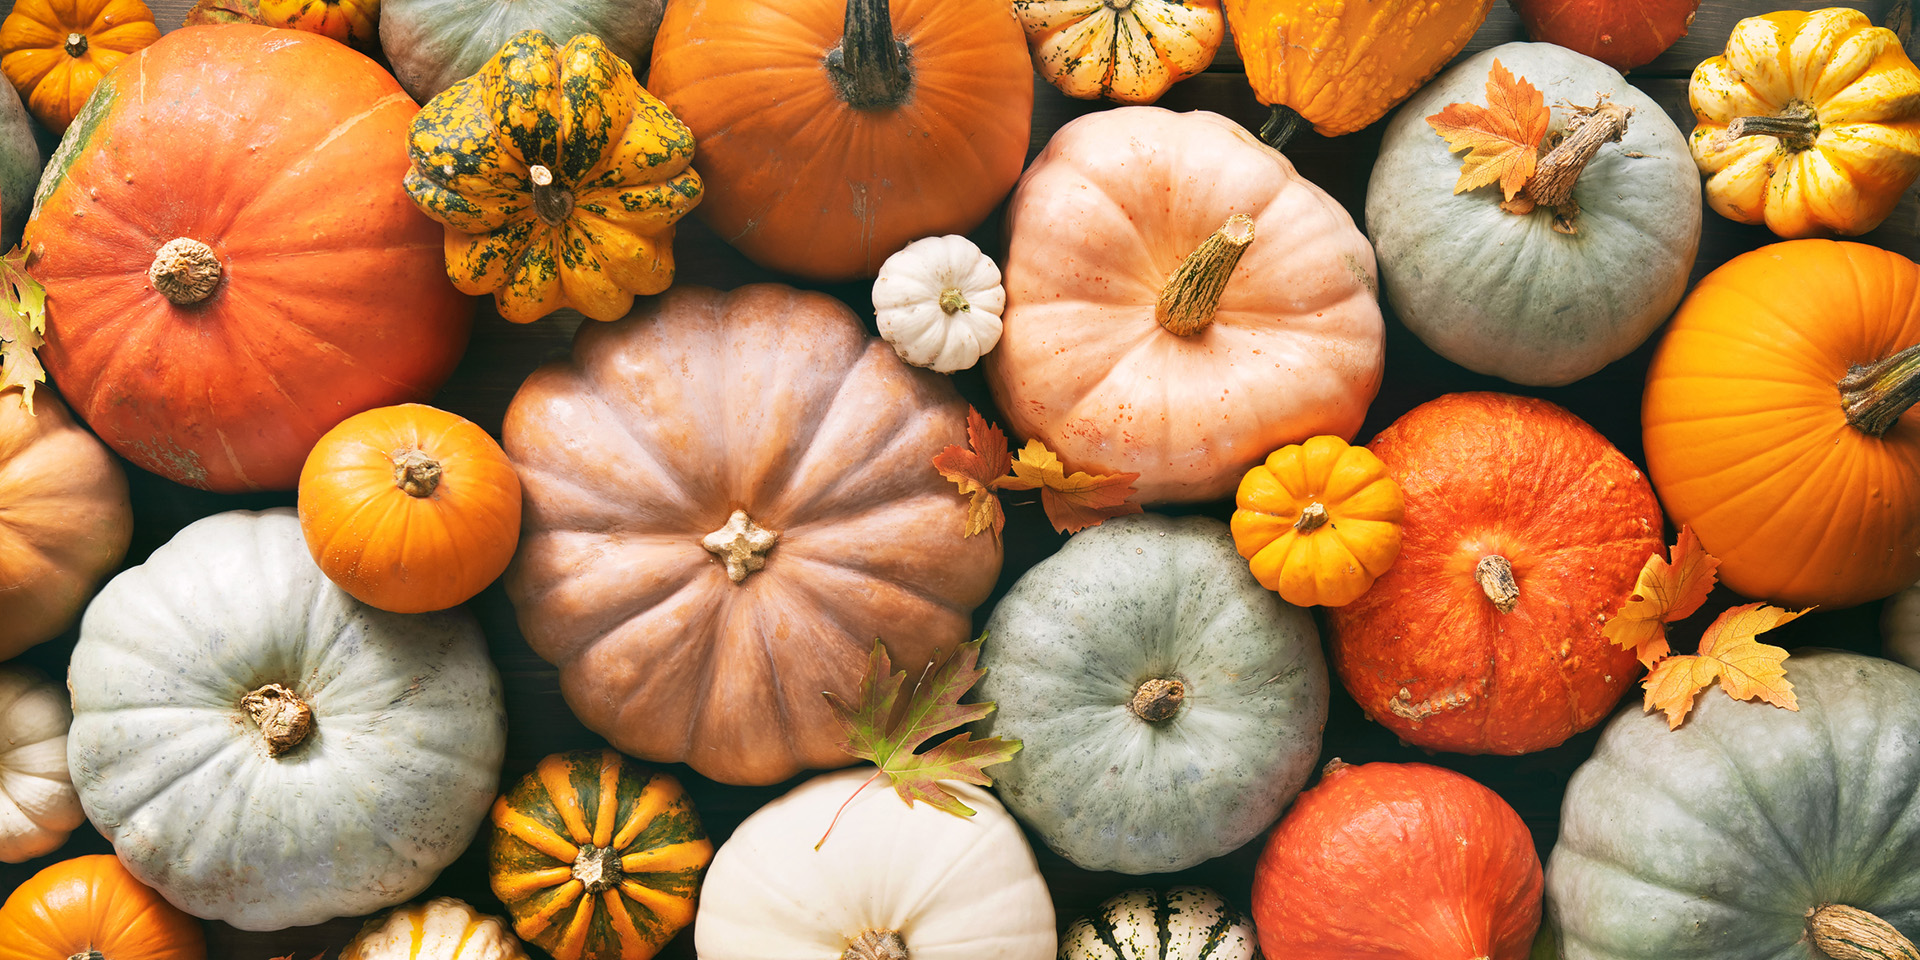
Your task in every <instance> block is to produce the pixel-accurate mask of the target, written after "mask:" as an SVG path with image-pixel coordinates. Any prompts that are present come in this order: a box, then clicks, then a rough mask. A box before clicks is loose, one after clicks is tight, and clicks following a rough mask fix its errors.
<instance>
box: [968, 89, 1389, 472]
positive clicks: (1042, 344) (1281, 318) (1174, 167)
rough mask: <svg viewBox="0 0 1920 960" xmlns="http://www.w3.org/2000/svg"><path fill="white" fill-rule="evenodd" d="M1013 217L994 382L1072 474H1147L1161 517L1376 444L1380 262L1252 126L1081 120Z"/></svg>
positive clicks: (1015, 416)
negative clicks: (1298, 464)
mask: <svg viewBox="0 0 1920 960" xmlns="http://www.w3.org/2000/svg"><path fill="white" fill-rule="evenodd" d="M1236 215H1240V216H1236ZM1248 219H1250V220H1251V224H1250V225H1249V224H1248V222H1247V220H1248ZM1007 220H1008V224H1009V228H1010V232H1011V235H1012V241H1011V248H1010V251H1009V253H1008V255H1007V264H1006V290H1007V308H1006V312H1005V313H1004V314H1003V315H1002V320H1003V322H1004V332H1003V333H1002V335H1001V339H1000V345H999V347H997V348H996V349H995V350H994V351H993V352H992V353H990V354H988V355H987V356H986V358H985V360H984V366H985V368H986V373H987V379H988V382H989V383H990V384H991V385H992V387H993V395H994V400H995V401H996V402H997V403H998V404H999V406H1000V409H1001V411H1002V413H1004V414H1005V416H1006V418H1007V420H1008V425H1009V426H1011V427H1012V428H1013V430H1014V431H1015V432H1016V433H1018V434H1019V435H1020V436H1022V437H1028V438H1035V437H1037V438H1039V439H1040V440H1041V441H1043V442H1045V443H1046V445H1047V446H1048V447H1050V448H1052V449H1053V451H1054V452H1055V453H1057V454H1059V456H1060V459H1061V460H1062V461H1064V462H1065V463H1066V464H1067V465H1068V466H1069V467H1070V468H1071V469H1074V470H1086V471H1089V472H1093V473H1115V472H1122V471H1125V472H1136V473H1139V474H1140V479H1139V480H1138V481H1137V482H1136V483H1135V484H1134V485H1135V487H1136V488H1137V489H1138V490H1139V491H1140V494H1139V500H1140V502H1142V503H1163V502H1169V501H1196V500H1213V499H1218V498H1221V497H1224V496H1227V495H1228V494H1230V493H1232V492H1233V489H1234V486H1235V484H1237V483H1238V482H1239V480H1240V476H1241V474H1243V473H1245V472H1246V471H1247V469H1248V468H1249V467H1252V466H1253V465H1254V464H1256V463H1258V462H1259V461H1260V460H1261V459H1262V458H1263V457H1265V456H1266V455H1267V454H1268V453H1271V452H1272V451H1274V450H1275V449H1277V448H1279V447H1283V446H1285V445H1287V444H1289V443H1298V442H1300V441H1302V440H1305V439H1307V438H1308V437H1312V436H1317V435H1321V434H1332V435H1335V436H1339V437H1343V438H1349V439H1350V438H1352V436H1353V434H1354V432H1355V431H1357V430H1358V429H1359V428H1360V422H1361V421H1362V420H1363V419H1365V417H1366V413H1367V405H1368V404H1370V403H1372V401H1373V397H1374V394H1375V392H1377V391H1378V390H1379V386H1380V375H1381V370H1382V364H1383V358H1382V352H1381V351H1382V343H1383V339H1384V328H1383V326H1382V323H1381V319H1380V306H1379V302H1378V297H1377V292H1376V291H1377V288H1378V285H1377V283H1376V272H1375V268H1374V261H1373V248H1372V247H1371V246H1369V245H1368V244H1367V240H1366V238H1365V237H1364V236H1362V235H1361V234H1360V231H1359V230H1358V229H1356V228H1355V227H1354V224H1353V218H1352V217H1350V216H1349V215H1348V214H1347V212H1346V210H1345V209H1343V208H1342V207H1341V206H1340V205H1339V204H1338V203H1336V202H1335V201H1334V200H1333V198H1332V197H1329V196H1327V195H1326V194H1325V193H1324V192H1322V191H1321V190H1320V189H1319V188H1318V187H1315V186H1314V185H1313V184H1311V183H1309V182H1307V181H1306V180H1305V179H1303V178H1301V176H1300V175H1299V174H1298V173H1296V172H1295V171H1294V169H1293V164H1292V163H1291V162H1289V161H1288V160H1287V158H1286V157H1284V156H1282V155H1281V154H1280V153H1279V152H1278V151H1276V150H1273V149H1271V148H1269V147H1267V146H1266V145H1265V144H1262V143H1261V142H1260V141H1259V140H1257V139H1255V138H1254V137H1253V135H1252V134H1250V133H1248V132H1247V131H1246V130H1245V129H1243V128H1242V127H1240V126H1239V125H1238V124H1236V123H1234V122H1233V121H1231V120H1228V119H1227V118H1225V117H1222V116H1220V115H1218V114H1214V113H1208V112H1205V111H1195V112H1192V113H1174V112H1172V111H1169V110H1163V109H1161V108H1158V107H1122V108H1119V109H1115V110H1105V111H1101V112H1099V113H1094V114H1089V115H1087V116H1085V117H1081V118H1080V119H1078V120H1075V121H1073V122H1072V123H1069V124H1067V125H1066V126H1064V127H1062V128H1060V131H1059V132H1058V133H1056V134H1054V136H1053V140H1052V141H1051V142H1050V143H1048V144H1047V149H1046V150H1045V151H1044V152H1042V153H1041V154H1040V156H1039V157H1038V158H1036V159H1035V160H1034V162H1033V165H1032V166H1031V167H1029V168H1028V169H1027V173H1026V175H1025V176H1024V177H1023V178H1022V179H1021V181H1020V185H1019V187H1018V188H1017V189H1016V190H1015V192H1014V195H1013V200H1012V203H1011V206H1010V208H1009V210H1008V213H1007ZM1249 226H1250V227H1251V231H1250V232H1251V234H1252V241H1251V243H1248V244H1245V245H1244V246H1240V244H1241V243H1242V242H1243V241H1244V240H1245V239H1246V234H1247V233H1248V232H1249V231H1248V228H1249ZM1216 233H1219V234H1221V236H1220V237H1219V238H1217V239H1213V240H1210V239H1209V238H1210V237H1212V236H1213V235H1215V234H1216ZM1203 244H1205V245H1206V246H1207V247H1208V250H1207V251H1199V248H1201V247H1202V245H1203ZM1235 247H1239V257H1238V259H1237V262H1236V261H1235V259H1234V256H1233V250H1234V248H1235ZM1197 251H1198V252H1197ZM1177 274H1179V275H1177ZM1222 277H1224V278H1225V286H1224V289H1218V290H1217V292H1216V293H1215V294H1214V295H1217V309H1215V310H1213V311H1211V314H1210V318H1209V317H1207V316H1204V315H1206V314H1207V313H1208V311H1207V310H1206V309H1205V308H1206V306H1207V302H1208V300H1209V299H1210V298H1209V289H1210V288H1215V287H1217V286H1218V285H1217V283H1212V282H1211V281H1217V280H1219V279H1220V278H1222ZM1163 294H1168V297H1167V301H1168V308H1169V310H1170V311H1171V313H1166V312H1165V311H1162V310H1161V309H1160V307H1159V304H1160V303H1161V301H1162V298H1163ZM1163 315H1164V316H1166V317H1167V322H1165V323H1163V322H1162V321H1161V319H1160V318H1161V317H1162V316H1163ZM1202 321H1206V322H1202ZM1196 327H1197V329H1196ZM1172 329H1183V330H1192V331H1194V332H1190V333H1187V334H1186V335H1180V334H1176V333H1174V332H1171V331H1172Z"/></svg>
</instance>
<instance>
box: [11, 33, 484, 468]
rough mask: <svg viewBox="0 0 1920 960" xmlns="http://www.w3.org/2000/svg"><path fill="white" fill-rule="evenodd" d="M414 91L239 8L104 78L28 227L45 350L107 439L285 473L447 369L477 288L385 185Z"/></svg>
mask: <svg viewBox="0 0 1920 960" xmlns="http://www.w3.org/2000/svg"><path fill="white" fill-rule="evenodd" d="M159 91H165V95H164V96H162V95H160V93H159ZM289 104H298V107H297V108H293V107H290V106H289ZM415 110H416V108H415V106H414V103H413V101H412V100H410V99H408V97H407V95H406V93H405V92H404V91H402V90H401V89H400V85H399V84H398V83H396V82H395V81H394V79H393V77H392V76H390V75H389V74H388V73H387V72H386V71H384V70H382V69H380V67H379V66H378V65H377V64H375V63H374V62H373V61H372V60H369V59H367V58H366V57H364V56H362V55H360V54H358V53H355V52H353V51H352V50H349V49H347V48H346V47H344V46H341V45H340V44H338V43H335V42H333V41H332V40H328V39H326V38H324V37H319V36H315V35H313V34H310V33H302V32H300V31H294V30H275V29H271V28H268V27H260V26H251V25H245V24H222V25H218V26H199V27H187V28H184V29H181V30H177V31H175V32H173V33H170V34H168V35H167V36H166V37H164V38H163V39H161V40H160V42H158V43H156V44H154V45H153V46H151V47H148V48H147V49H145V50H142V51H140V52H139V53H137V54H135V55H134V57H133V59H131V60H129V61H128V68H127V69H122V70H116V71H114V72H113V73H112V74H109V75H108V76H107V77H106V78H105V79H103V80H102V81H101V82H100V89H99V90H98V91H96V92H95V95H94V97H93V99H92V100H90V101H88V103H87V108H86V109H85V110H84V111H82V113H81V115H80V117H79V119H77V120H76V121H75V123H74V129H73V130H70V131H68V133H67V137H66V140H65V141H64V142H63V143H62V144H61V149H60V152H59V155H58V156H56V157H55V158H54V160H53V162H52V164H51V165H50V166H49V167H48V171H47V174H46V179H45V180H44V181H43V182H42V183H41V186H40V197H41V202H40V206H39V209H38V210H37V211H36V213H37V215H36V216H35V217H34V218H33V219H32V220H31V221H29V222H28V224H27V230H26V244H27V246H28V248H29V250H30V251H31V254H32V259H31V260H30V261H29V263H28V267H29V269H30V270H31V271H32V272H33V275H34V276H35V277H36V278H37V279H39V280H40V282H41V283H43V284H45V286H46V288H47V345H46V347H45V348H44V349H43V350H42V351H41V356H42V358H43V359H44V360H45V361H46V366H47V370H48V371H49V372H50V373H51V374H52V375H53V379H54V380H55V381H56V382H58V383H59V384H60V389H61V391H62V392H63V393H64V394H65V395H66V398H67V402H68V403H70V404H71V405H72V406H73V409H74V411H75V412H76V413H78V414H79V415H80V416H81V418H82V419H84V420H86V422H87V424H88V425H89V426H91V427H93V429H94V432H95V433H98V434H99V435H100V439H101V440H104V441H105V442H106V444H107V445H108V446H109V447H112V448H113V449H114V451H115V452H117V453H119V454H120V455H121V456H124V457H126V458H127V459H129V460H132V461H133V462H134V463H135V464H137V465H139V466H141V467H144V468H146V469H148V470H152V471H153V472H155V473H158V474H160V475H161V476H164V477H166V478H168V479H170V480H175V481H178V482H180V483H184V484H188V485H190V486H195V487H200V488H202V489H207V490H214V491H219V492H237V491H242V490H289V489H292V488H293V486H294V484H295V482H296V481H297V480H298V479H299V476H300V467H301V464H302V463H303V462H304V461H305V460H306V457H307V451H308V450H310V449H312V447H313V444H314V441H316V440H318V439H320V435H321V434H323V433H326V432H327V431H328V430H330V429H332V427H333V425H334V424H336V423H339V422H340V421H341V420H343V419H345V418H347V417H348V416H351V415H353V414H355V413H358V412H360V411H362V410H366V409H370V408H372V407H378V406H385V405H387V404H392V403H401V402H405V401H409V400H424V399H426V398H427V397H428V396H429V395H431V394H432V393H433V391H434V390H435V389H436V388H438V387H439V385H440V383H441V382H442V381H443V380H445V379H446V378H447V376H448V375H449V374H450V373H452V372H453V367H454V364H455V363H457V362H458V361H459V358H460V354H461V352H462V351H463V350H464V349H465V348H466V341H467V329H468V325H469V323H470V320H471V316H472V309H473V308H472V305H471V303H470V302H469V301H468V300H467V298H466V297H463V296H461V295H460V293H459V291H457V290H455V289H454V288H453V285H452V284H451V283H449V282H448V280H447V276H446V270H445V265H444V261H443V260H442V231H441V228H440V225H439V224H437V223H434V222H433V221H432V220H429V219H427V217H426V216H425V215H423V214H421V213H420V211H418V210H416V209H415V208H414V206H413V202H412V201H411V200H409V199H407V194H406V191H404V190H403V189H401V185H400V184H401V178H402V177H403V176H404V175H405V174H406V170H407V124H408V123H409V122H410V121H411V120H412V118H413V115H414V113H415ZM241 117H244V118H246V120H245V121H244V122H241V121H239V120H237V119H236V118H241ZM161 144H164V145H165V147H164V149H162V148H160V146H159V145H161ZM343 171H351V174H350V175H343Z"/></svg>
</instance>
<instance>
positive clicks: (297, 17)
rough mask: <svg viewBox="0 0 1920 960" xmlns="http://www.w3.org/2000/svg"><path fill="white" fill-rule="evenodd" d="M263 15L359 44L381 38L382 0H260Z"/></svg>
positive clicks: (274, 21) (271, 20) (265, 18)
mask: <svg viewBox="0 0 1920 960" xmlns="http://www.w3.org/2000/svg"><path fill="white" fill-rule="evenodd" d="M260 18H261V20H263V21H265V22H266V23H267V25H268V26H274V27H290V28H292V29H295V30H305V31H307V32H308V33H317V34H319V35H321V36H323V37H327V38H329V39H333V40H338V41H340V42H341V43H351V44H354V45H356V46H371V45H372V44H373V43H374V42H376V41H378V40H379V38H380V0H260Z"/></svg>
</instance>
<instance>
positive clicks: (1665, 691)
mask: <svg viewBox="0 0 1920 960" xmlns="http://www.w3.org/2000/svg"><path fill="white" fill-rule="evenodd" d="M1811 609H1813V608H1812V607H1808V608H1807V610H1811ZM1807 610H1801V611H1798V612H1795V611H1792V610H1782V609H1780V608H1779V607H1771V606H1768V605H1766V604H1763V603H1749V604H1746V605H1745V606H1739V607H1734V608H1733V609H1731V610H1728V611H1727V612H1725V613H1722V614H1721V615H1720V616H1719V617H1718V618H1717V619H1715V620H1714V621H1713V624H1712V625H1711V626H1709V627H1707V632H1706V634H1705V635H1703V636H1702V637H1701V638H1700V652H1699V653H1698V654H1689V655H1681V656H1673V657H1668V658H1666V659H1665V660H1662V661H1660V662H1659V664H1657V665H1656V666H1655V667H1654V668H1653V672H1652V673H1649V674H1647V679H1646V680H1645V681H1643V682H1642V684H1641V685H1642V686H1644V687H1645V688H1646V697H1645V699H1644V701H1643V704H1642V707H1641V709H1642V710H1643V711H1645V710H1652V709H1654V708H1656V707H1658V708H1659V709H1661V710H1664V711H1666V714H1667V729H1669V730H1672V729H1675V728H1678V727H1679V726H1680V724H1681V722H1682V721H1684V720H1686V719H1687V714H1688V713H1689V712H1691V711H1692V710H1693V701H1694V697H1695V696H1696V695H1697V694H1699V692H1700V691H1701V690H1704V689H1706V688H1707V685H1708V684H1711V683H1713V681H1714V680H1716V679H1717V680H1719V681H1720V689H1722V690H1725V691H1726V692H1727V696H1729V697H1732V698H1734V699H1735V700H1756V699H1757V700H1764V701H1766V702H1767V703H1771V704H1773V705H1774V706H1776V707H1780V708H1783V709H1786V710H1798V709H1800V701H1799V700H1797V699H1795V698H1794V695H1793V684H1791V683H1788V682H1787V668H1786V659H1787V651H1786V650H1784V649H1782V648H1780V647H1776V646H1773V645H1772V644H1766V643H1761V642H1760V641H1759V640H1757V639H1755V637H1757V636H1759V635H1760V634H1762V633H1765V632H1767V631H1768V630H1772V629H1773V628H1774V627H1777V626H1779V625H1781V624H1783V623H1786V622H1788V621H1790V620H1793V619H1796V618H1798V617H1799V616H1800V615H1801V614H1804V613H1806V612H1807Z"/></svg>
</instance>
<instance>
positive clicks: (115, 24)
mask: <svg viewBox="0 0 1920 960" xmlns="http://www.w3.org/2000/svg"><path fill="white" fill-rule="evenodd" d="M158 39H160V28H159V27H157V26H154V23H153V11H151V10H148V9H147V5H146V4H144V3H141V2H140V0H19V2H17V3H15V4H14V5H13V12H12V13H9V14H7V19H6V20H5V21H0V73H5V74H6V75H7V80H8V82H10V83H12V84H13V88H14V89H15V90H18V91H20V96H21V98H23V99H25V100H26V101H27V109H29V110H32V111H33V115H34V116H35V117H38V118H39V120H40V122H41V123H44V124H46V125H47V129H49V130H52V131H53V132H55V133H61V132H64V131H65V130H66V129H67V124H69V123H72V122H73V116H74V114H76V113H79V112H80V108H81V107H82V106H84V105H85V104H86V102H87V98H88V97H90V96H92V95H93V88H94V87H95V86H97V85H98V84H99V83H100V78H101V77H103V76H106V74H107V71H109V70H112V69H113V68H114V67H117V66H119V65H120V61H122V60H125V59H126V58H127V55H128V54H130V53H132V52H134V51H135V50H139V49H140V48H142V47H145V46H146V45H148V44H150V43H152V42H154V41H155V40H158Z"/></svg>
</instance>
